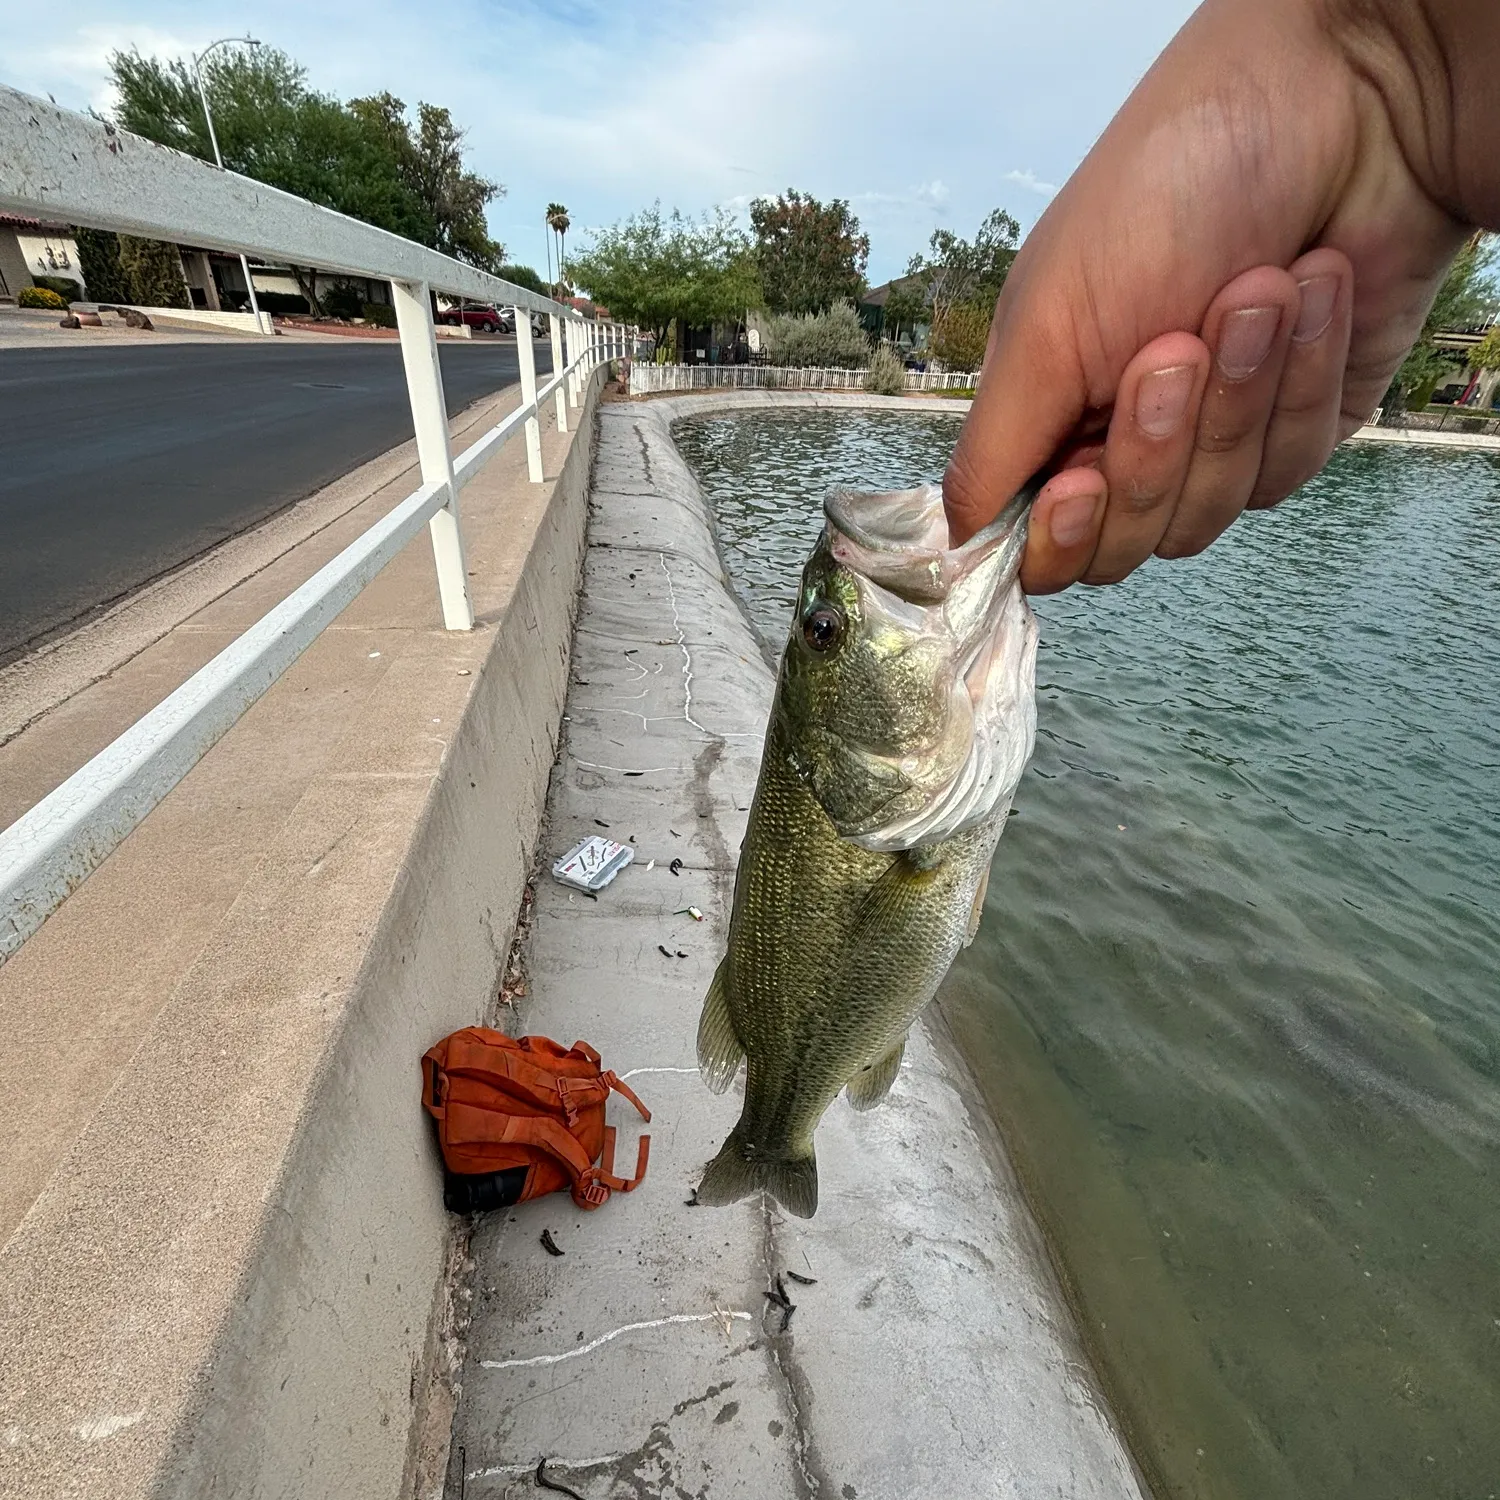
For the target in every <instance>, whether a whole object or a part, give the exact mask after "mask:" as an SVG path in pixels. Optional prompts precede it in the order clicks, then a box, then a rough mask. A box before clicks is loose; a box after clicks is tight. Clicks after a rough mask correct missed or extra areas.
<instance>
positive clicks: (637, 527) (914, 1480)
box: [423, 392, 1141, 1500]
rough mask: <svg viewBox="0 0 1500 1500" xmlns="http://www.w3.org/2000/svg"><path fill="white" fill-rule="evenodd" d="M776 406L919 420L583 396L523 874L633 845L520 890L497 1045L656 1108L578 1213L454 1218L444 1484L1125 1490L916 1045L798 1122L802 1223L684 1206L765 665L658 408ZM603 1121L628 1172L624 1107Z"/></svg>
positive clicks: (727, 402)
mask: <svg viewBox="0 0 1500 1500" xmlns="http://www.w3.org/2000/svg"><path fill="white" fill-rule="evenodd" d="M955 404H957V403H955ZM788 405H797V406H802V407H808V406H815V407H828V406H846V405H857V406H866V407H867V406H880V405H890V406H893V407H899V408H901V409H904V410H912V409H914V408H915V409H918V410H931V409H932V406H931V404H930V403H926V402H924V403H922V405H921V406H920V407H916V406H915V403H907V402H905V401H903V400H902V399H901V398H890V399H889V401H884V400H881V399H879V398H870V397H866V396H862V395H859V394H857V393H856V394H854V395H852V396H842V397H841V396H838V395H833V394H829V395H818V394H814V395H811V396H808V395H805V394H796V395H787V394H781V393H762V392H743V393H737V392H725V393H714V394H709V395H706V396H703V397H692V396H679V397H669V398H659V399H653V400H651V401H649V402H629V403H616V404H610V405H607V406H604V407H603V408H601V411H600V418H599V420H600V434H599V448H598V459H597V462H596V467H595V473H594V483H593V489H592V502H591V507H590V511H591V516H590V532H589V548H588V553H587V557H586V561H585V570H584V591H583V601H582V604H581V606H580V610H579V614H578V620H577V626H576V633H575V644H574V651H573V683H572V686H571V688H570V692H569V699H568V716H567V733H566V746H565V750H564V752H563V754H562V756H561V757H560V759H559V762H558V765H557V767H556V769H555V771H554V773H553V783H552V791H551V795H550V799H549V803H548V825H547V833H546V836H545V840H544V850H543V858H544V860H547V861H550V860H551V859H553V858H555V857H556V856H557V855H558V854H560V853H561V852H563V851H564V850H565V849H566V848H567V847H569V845H571V844H572V843H573V842H575V841H576V840H577V839H578V838H580V837H582V836H583V835H585V834H589V833H593V832H595V831H597V830H598V828H599V827H600V825H606V826H607V827H608V829H609V832H610V836H611V837H614V838H617V839H620V840H621V841H624V840H625V839H627V838H633V840H634V843H635V848H636V862H635V863H634V864H633V865H632V866H631V867H629V868H628V869H627V870H625V871H624V872H623V873H622V874H621V875H620V876H619V877H618V879H617V880H616V881H615V883H614V884H613V885H612V886H610V887H609V888H608V889H607V890H606V891H604V892H603V893H602V894H601V895H600V897H599V899H598V900H597V901H590V900H587V899H585V898H583V897H582V896H579V895H578V894H576V893H573V892H569V891H568V890H566V889H565V888H563V887H561V886H559V885H557V884H556V883H555V882H553V881H551V880H550V879H544V880H542V881H541V883H540V886H539V889H538V891H537V899H536V907H535V919H534V927H533V930H532V936H531V939H530V942H529V945H528V947H527V950H526V960H527V966H528V972H529V976H530V994H529V998H528V1000H527V1001H526V1003H525V1006H524V1008H523V1012H522V1014H521V1015H519V1016H518V1017H516V1018H515V1021H514V1023H513V1024H512V1025H511V1028H510V1029H512V1030H514V1031H517V1032H521V1031H527V1032H541V1033H544V1034H548V1035H551V1036H554V1037H557V1038H559V1039H563V1040H567V1041H571V1040H572V1039H573V1038H574V1037H577V1036H582V1037H585V1038H587V1039H588V1040H590V1041H591V1042H593V1043H594V1044H595V1045H597V1046H598V1047H599V1048H600V1050H601V1051H602V1053H603V1055H604V1059H605V1062H606V1065H608V1066H610V1067H613V1068H615V1069H616V1070H617V1071H618V1072H619V1073H620V1074H621V1075H622V1076H624V1077H627V1078H629V1079H630V1080H631V1083H632V1085H633V1086H634V1087H636V1088H637V1089H639V1091H640V1092H641V1094H642V1095H643V1096H644V1098H645V1099H646V1102H647V1103H648V1104H649V1105H650V1106H652V1107H653V1109H654V1110H655V1111H656V1118H655V1119H654V1121H653V1123H652V1125H651V1127H650V1130H651V1134H652V1137H653V1148H652V1160H651V1173H650V1176H649V1178H648V1180H647V1182H646V1183H645V1185H644V1186H643V1187H642V1188H641V1189H640V1190H639V1191H637V1192H636V1193H634V1194H631V1195H630V1196H628V1197H621V1198H616V1199H614V1200H612V1201H611V1202H610V1203H608V1204H606V1205H605V1206H604V1207H603V1208H602V1209H601V1210H600V1211H598V1212H597V1213H592V1214H581V1213H579V1212H578V1211H577V1210H576V1209H575V1208H573V1206H572V1205H571V1203H569V1202H568V1201H567V1200H566V1199H565V1198H563V1197H556V1198H551V1199H545V1200H542V1201H540V1202H537V1203H533V1204H526V1205H522V1206H520V1207H519V1208H517V1209H515V1210H512V1211H511V1212H509V1213H507V1214H497V1215H491V1216H489V1217H488V1218H486V1219H483V1220H481V1221H480V1223H479V1225H478V1228H477V1230H476V1232H475V1237H474V1242H473V1257H474V1263H475V1270H474V1272H473V1285H472V1288H471V1290H472V1298H473V1301H472V1306H473V1321H472V1324H471V1326H470V1328H469V1331H468V1355H467V1360H466V1363H465V1369H464V1377H463V1392H462V1399H461V1402H460V1407H459V1413H458V1417H457V1420H456V1422H455V1424H454V1445H453V1450H452V1455H451V1460H450V1463H449V1467H448V1475H447V1483H446V1487H445V1488H444V1490H443V1491H442V1493H443V1494H444V1495H445V1496H446V1497H448V1500H458V1497H459V1496H461V1495H462V1496H464V1497H466V1500H503V1497H505V1496H506V1495H507V1494H508V1493H509V1487H510V1486H511V1485H512V1484H514V1483H516V1482H517V1481H518V1480H520V1479H522V1478H523V1477H524V1476H525V1475H526V1474H527V1473H529V1472H531V1471H534V1470H535V1468H536V1464H537V1459H538V1457H539V1456H545V1457H547V1458H548V1460H549V1463H550V1464H551V1465H552V1466H553V1472H554V1473H556V1474H557V1475H558V1476H560V1477H562V1478H565V1479H567V1480H568V1481H569V1482H571V1483H572V1484H574V1485H575V1486H576V1487H579V1488H580V1489H585V1490H586V1492H587V1493H588V1494H589V1495H590V1496H591V1497H594V1500H603V1497H604V1496H606V1495H608V1496H610V1497H612V1500H624V1497H626V1496H641V1495H667V1494H671V1495H683V1496H686V1495H703V1494H711V1495H712V1496H713V1497H714V1500H731V1497H745V1500H750V1497H755V1500H764V1497H767V1496H797V1497H802V1500H811V1497H813V1496H817V1497H819V1500H832V1497H842V1500H860V1497H865V1500H877V1497H878V1500H886V1497H890V1500H905V1497H932V1500H938V1497H947V1496H951V1495H975V1496H978V1495H985V1496H1016V1497H1022V1496H1024V1497H1027V1500H1030V1497H1032V1496H1040V1495H1066V1496H1070V1497H1099V1500H1104V1497H1108V1500H1120V1497H1129V1500H1139V1497H1140V1494H1141V1491H1140V1488H1139V1486H1138V1484H1137V1481H1136V1478H1135V1475H1134V1471H1133V1469H1132V1466H1131V1464H1130V1461H1129V1459H1128V1457H1127V1455H1126V1453H1125V1451H1124V1448H1123V1446H1122V1444H1121V1442H1120V1440H1119V1438H1118V1437H1117V1435H1116V1433H1115V1430H1114V1427H1113V1425H1112V1423H1111V1420H1110V1418H1109V1416H1108V1413H1107V1411H1106V1408H1105V1405H1104V1402H1103V1400H1102V1397H1101V1396H1100V1394H1099V1391H1098V1389H1097V1387H1096V1385H1095V1382H1094V1380H1093V1378H1092V1376H1091V1374H1090V1372H1089V1370H1088V1367H1087V1364H1086V1361H1085V1359H1084V1356H1083V1355H1082V1353H1081V1352H1080V1348H1079V1345H1078V1342H1077V1339H1076V1337H1075V1334H1074V1332H1073V1328H1072V1322H1071V1318H1070V1315H1069V1313H1068V1310H1067V1307H1066V1305H1065V1303H1064V1301H1063V1298H1062V1295H1061V1293H1060V1291H1059V1289H1058V1287H1057V1285H1056V1282H1055V1280H1054V1279H1053V1277H1052V1275H1051V1272H1050V1269H1049V1267H1048V1264H1047V1261H1046V1257H1045V1253H1044V1250H1043V1247H1042V1244H1041V1240H1040V1236H1039V1234H1038V1232H1037V1229H1036V1226H1035V1224H1034V1222H1033V1220H1032V1218H1031V1216H1030V1214H1029V1212H1028V1211H1027V1209H1026V1207H1025V1205H1024V1203H1023V1201H1022V1199H1021V1197H1020V1194H1019V1190H1018V1188H1017V1186H1016V1183H1015V1180H1014V1177H1013V1176H1012V1175H1011V1173H1010V1172H1009V1169H1008V1167H1007V1165H1006V1163H1005V1160H1004V1157H1003V1153H1002V1152H1001V1151H1000V1149H999V1146H998V1142H997V1141H996V1140H995V1139H994V1133H993V1131H992V1130H991V1129H990V1127H989V1126H988V1125H987V1123H986V1122H984V1121H983V1119H982V1117H980V1116H978V1115H976V1114H975V1113H971V1110H970V1107H969V1103H968V1100H967V1099H966V1097H965V1093H964V1089H963V1087H962V1086H961V1084H960V1082H959V1081H958V1080H959V1077H960V1075H959V1074H958V1073H956V1072H955V1071H954V1070H953V1069H952V1068H951V1067H950V1066H949V1065H948V1064H947V1063H945V1062H944V1061H943V1060H942V1058H941V1056H940V1054H939V1049H938V1047H937V1046H936V1045H935V1044H934V1041H933V1039H932V1036H931V1035H930V1034H929V1032H928V1030H927V1029H925V1028H923V1027H918V1028H916V1029H915V1030H914V1031H913V1034H912V1039H911V1044H910V1045H909V1047H908V1059H907V1063H906V1066H905V1068H904V1069H903V1071H902V1074H901V1076H900V1078H899V1079H898V1080H897V1084H896V1087H895V1090H894V1092H893V1095H892V1098H891V1100H890V1101H889V1102H888V1103H887V1104H886V1105H885V1106H883V1107H882V1108H881V1109H879V1110H876V1111H873V1112H872V1113H870V1114H868V1115H863V1116H857V1115H855V1114H854V1113H853V1111H851V1110H850V1109H848V1108H847V1107H845V1106H844V1105H843V1104H842V1103H840V1104H836V1105H835V1107H834V1108H833V1109H832V1110H831V1111H830V1112H829V1114H828V1116H827V1117H826V1118H825V1121H824V1123H823V1126H822V1127H821V1129H820V1133H819V1167H820V1177H821V1181H822V1186H823V1206H822V1207H821V1208H820V1209H819V1212H818V1215H817V1217H816V1218H815V1219H813V1220H811V1221H809V1222H806V1223H804V1222H801V1221H797V1220H788V1219H786V1218H784V1217H783V1216H782V1215H781V1214H780V1213H779V1212H778V1211H775V1210H773V1209H770V1208H768V1207H767V1206H766V1205H764V1204H763V1203H761V1202H746V1203H741V1204H737V1205H735V1206H734V1207H732V1208H728V1209H722V1210H710V1209H701V1208H696V1207H692V1206H690V1205H689V1204H688V1202H687V1201H686V1200H688V1199H689V1197H690V1192H689V1189H690V1187H691V1185H692V1184H693V1183H694V1182H695V1181H696V1179H697V1177H698V1174H699V1172H700V1171H701V1168H702V1165H703V1163H704V1161H705V1160H706V1159H707V1158H708V1157H709V1156H711V1155H712V1154H713V1152H714V1151H715V1149H716V1148H717V1146H718V1145H719V1143H720V1142H721V1141H722V1139H723V1137H724V1135H725V1134H726V1132H727V1131H728V1129H729V1127H730V1125H731V1124H732V1122H733V1120H734V1118H735V1117H736V1115H737V1113H738V1107H739V1106H738V1101H737V1100H736V1098H735V1097H734V1095H733V1094H730V1095H729V1096H726V1097H724V1098H715V1097H714V1096H712V1095H711V1094H709V1093H708V1092H707V1090H706V1089H704V1088H703V1086H702V1084H701V1082H700V1081H699V1079H698V1077H697V1069H696V1065H695V1061H694V1032H695V1028H696V1024H697V1017H698V1009H699V1005H700V1003H701V998H702V995H703V993H704V991H705V989H706V987H707V984H708V981H709V978H710V976H711V974H712V972H713V968H714V965H715V963H716V962H717V960H718V957H719V954H720V953H721V951H722V946H723V942H724V935H725V930H726V927H727V920H728V909H729V904H730V899H731V894H732V889H733V880H734V866H735V854H734V851H735V850H736V849H737V847H738V845H739V842H740V840H741V838H742V836H743V830H744V823H745V814H746V811H747V810H748V805H749V800H750V793H751V791H752V788H753V786H754V782H755V777H756V772H757V766H758V762H759V756H760V741H761V736H762V733H763V729H764V722H765V715H766V711H767V708H768V706H769V701H770V697H771V692H772V688H773V678H772V673H771V671H770V670H769V669H768V667H767V666H766V663H765V661H764V659H763V657H762V654H761V651H760V649H759V647H758V645H757V644H756V643H755V641H754V640H753V638H752V636H751V633H750V631H749V628H748V626H747V625H746V623H745V621H744V619H743V617H742V615H741V613H740V610H739V609H738V607H737V605H736V604H735V602H734V600H733V599H732V598H731V597H730V594H729V592H728V589H727V581H726V580H725V578H724V576H723V572H722V567H721V564H720V560H719V558H718V555H717V553H716V551H715V547H714V542H713V537H712V529H711V524H710V518H709V514H708V510H707V507H706V505H705V502H704V500H703V497H702V495H701V493H700V492H699V490H698V487H697V484H696V483H695V481H694V480H693V478H692V475H691V474H690V473H689V471H688V469H687V467H686V465H685V463H684V462H683V460H682V458H681V457H680V456H679V455H678V453H677V451H676V448H675V446H674V444H673V442H672V438H671V424H672V422H673V420H674V419H675V418H677V417H679V416H683V415H689V414H692V413H698V412H711V411H720V410H723V409H724V408H725V407H726V406H745V407H785V406H788ZM674 859H677V860H680V861H682V864H681V867H680V872H674V871H673V870H672V869H671V868H670V862H671V861H672V860H674ZM652 860H654V862H655V863H654V866H653V867H650V868H648V861H652ZM689 905H696V906H698V907H699V908H701V909H702V911H703V912H704V913H705V917H706V920H705V921H704V922H703V923H701V924H699V923H695V922H694V921H693V920H691V918H690V917H689V916H687V915H683V914H682V909H683V908H685V907H687V906H689ZM615 1123H617V1124H618V1125H619V1126H620V1127H621V1137H622V1138H621V1143H620V1159H621V1160H623V1161H626V1162H630V1161H633V1160H634V1141H633V1137H634V1135H635V1134H636V1133H637V1128H638V1127H637V1125H636V1124H635V1122H634V1117H633V1115H630V1114H629V1113H628V1112H627V1111H625V1110H623V1109H622V1110H619V1111H617V1112H616V1116H615ZM544 1227H545V1228H549V1229H550V1230H551V1232H552V1235H553V1237H554V1238H555V1240H556V1241H557V1242H558V1243H559V1244H560V1245H561V1247H562V1248H563V1250H564V1251H565V1254H564V1256H563V1257H562V1258H554V1257H552V1256H550V1255H548V1254H547V1253H546V1252H545V1251H544V1250H543V1249H542V1247H541V1246H540V1245H539V1244H538V1235H539V1233H540V1231H541V1230H542V1229H543V1228H544ZM787 1270H789V1271H796V1272H799V1273H801V1274H802V1275H805V1276H812V1277H815V1278H816V1282H817V1284H816V1285H808V1286H803V1285H800V1284H794V1283H792V1282H790V1281H789V1282H788V1283H787V1286H788V1290H789V1291H791V1292H792V1294H793V1300H794V1301H795V1302H796V1303H797V1306H798V1310H797V1313H796V1316H795V1319H794V1320H793V1321H791V1322H790V1323H789V1324H788V1325H787V1326H786V1327H784V1328H783V1326H782V1313H781V1311H780V1310H779V1308H777V1307H774V1306H772V1305H771V1304H769V1303H768V1302H767V1300H766V1292H767V1289H768V1287H769V1286H770V1285H771V1283H772V1278H773V1277H774V1276H775V1275H776V1274H777V1273H778V1272H779V1271H787ZM435 1494H436V1491H426V1492H424V1494H423V1500H430V1497H431V1496H433V1495H435Z"/></svg>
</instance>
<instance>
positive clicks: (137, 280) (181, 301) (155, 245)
mask: <svg viewBox="0 0 1500 1500" xmlns="http://www.w3.org/2000/svg"><path fill="white" fill-rule="evenodd" d="M119 238H120V265H121V268H122V269H123V270H124V272H125V281H126V284H127V285H128V286H129V288H130V300H131V301H132V302H134V303H135V304H136V305H137V306H138V307H191V306H192V298H191V297H190V296H188V286H187V279H186V278H185V277H184V276H183V274H182V255H181V252H179V250H178V249H177V246H176V245H169V244H168V243H167V242H166V241H165V240H141V239H137V238H136V237H135V236H134V235H133V234H122V235H121V236H120V237H119Z"/></svg>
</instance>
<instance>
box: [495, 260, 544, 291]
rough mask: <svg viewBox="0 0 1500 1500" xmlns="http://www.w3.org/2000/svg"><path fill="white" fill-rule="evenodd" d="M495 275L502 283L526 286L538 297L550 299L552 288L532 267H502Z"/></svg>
mask: <svg viewBox="0 0 1500 1500" xmlns="http://www.w3.org/2000/svg"><path fill="white" fill-rule="evenodd" d="M495 275H497V276H498V277H500V278H501V280H502V281H510V282H514V283H515V285H516V286H524V287H525V288H526V290H527V291H528V292H535V293H536V294H537V296H538V297H550V296H551V295H552V288H551V287H549V286H548V285H547V283H546V282H545V281H543V280H542V278H541V277H540V276H538V275H537V273H536V272H535V271H533V270H532V269H531V267H530V266H501V267H500V269H499V270H498V271H496V272H495Z"/></svg>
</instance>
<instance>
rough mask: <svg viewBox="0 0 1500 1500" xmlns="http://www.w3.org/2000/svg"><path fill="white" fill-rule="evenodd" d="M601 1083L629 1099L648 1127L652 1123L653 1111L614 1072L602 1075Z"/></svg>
mask: <svg viewBox="0 0 1500 1500" xmlns="http://www.w3.org/2000/svg"><path fill="white" fill-rule="evenodd" d="M599 1081H600V1082H601V1083H605V1084H608V1085H609V1087H610V1088H612V1089H613V1090H614V1091H615V1093H617V1094H619V1095H620V1097H621V1098H623V1099H628V1100H629V1101H630V1102H631V1103H632V1104H633V1105H635V1107H636V1111H637V1113H639V1115H640V1117H641V1118H642V1119H643V1120H644V1121H645V1122H646V1123H647V1124H648V1125H649V1124H650V1123H651V1111H650V1110H649V1109H647V1108H646V1106H645V1105H644V1104H642V1103H641V1101H640V1099H639V1098H638V1097H637V1096H636V1092H635V1090H634V1089H633V1088H631V1086H630V1085H629V1084H628V1083H623V1082H621V1080H620V1079H619V1078H617V1077H616V1076H615V1075H614V1073H612V1072H604V1073H601V1074H600V1075H599ZM643 1139H648V1137H643ZM645 1170H646V1169H645V1166H644V1165H643V1166H642V1167H641V1171H642V1173H644V1172H645ZM636 1180H637V1181H639V1180H640V1179H639V1178H637V1179H636Z"/></svg>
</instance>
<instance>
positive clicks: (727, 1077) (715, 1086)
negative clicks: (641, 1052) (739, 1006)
mask: <svg viewBox="0 0 1500 1500" xmlns="http://www.w3.org/2000/svg"><path fill="white" fill-rule="evenodd" d="M728 966H729V960H728V958H727V957H726V958H725V959H724V960H723V961H722V962H721V963H720V964H719V967H718V968H717V969H715V970H714V977H713V982H712V983H711V984H710V985H709V987H708V994H706V995H705V996H704V997H703V1014H702V1015H701V1016H699V1018H698V1071H699V1072H700V1073H701V1074H702V1075H703V1081H704V1083H706V1084H707V1085H708V1086H709V1088H710V1089H711V1090H712V1091H713V1092H714V1093H716V1094H722V1093H723V1092H724V1090H725V1089H727V1088H728V1087H729V1085H730V1084H731V1083H733V1082H734V1075H735V1074H736V1073H738V1072H739V1070H740V1062H741V1060H742V1059H743V1058H744V1056H745V1048H744V1044H743V1043H742V1042H741V1041H740V1039H739V1036H738V1034H737V1033H736V1032H735V1029H734V1021H733V1020H732V1019H731V1018H730V1015H729V980H728V977H727V975H726V973H725V970H726V969H727V968H728Z"/></svg>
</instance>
